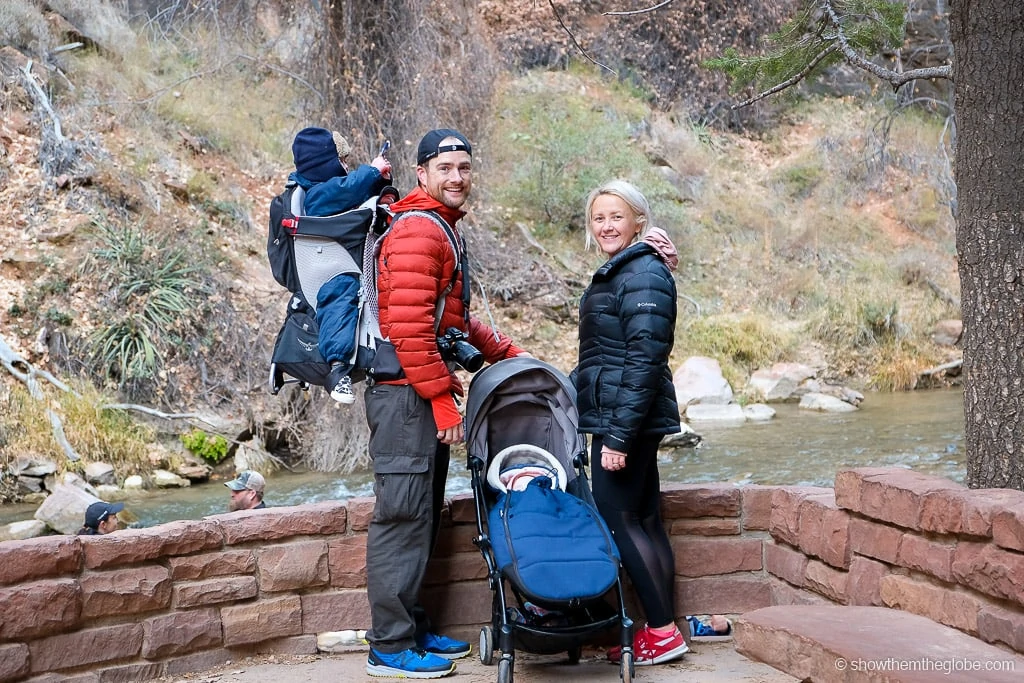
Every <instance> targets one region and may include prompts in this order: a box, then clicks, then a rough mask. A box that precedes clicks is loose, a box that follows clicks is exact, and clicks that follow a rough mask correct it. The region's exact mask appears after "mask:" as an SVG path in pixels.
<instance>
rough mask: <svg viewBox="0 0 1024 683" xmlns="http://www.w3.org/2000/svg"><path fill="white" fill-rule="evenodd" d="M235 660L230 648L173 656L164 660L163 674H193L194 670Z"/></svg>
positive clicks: (211, 667)
mask: <svg viewBox="0 0 1024 683" xmlns="http://www.w3.org/2000/svg"><path fill="white" fill-rule="evenodd" d="M234 660H235V654H234V653H233V652H231V651H230V650H225V649H222V648H218V649H216V650H206V651H204V652H196V653H194V654H190V655H185V656H183V657H175V658H173V659H169V660H167V661H166V662H164V675H165V676H182V675H188V674H194V673H195V672H196V671H206V670H208V669H213V668H215V667H218V666H222V665H224V664H228V663H230V662H232V661H234Z"/></svg>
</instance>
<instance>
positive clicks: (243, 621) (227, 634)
mask: <svg viewBox="0 0 1024 683" xmlns="http://www.w3.org/2000/svg"><path fill="white" fill-rule="evenodd" d="M220 618H221V621H222V623H223V624H224V645H225V647H234V646H236V645H246V644H248V643H258V642H260V641H263V640H268V639H270V638H283V637H284V636H297V635H299V634H300V633H302V603H301V599H300V598H299V596H298V595H289V596H286V597H280V598H274V599H272V600H260V601H258V602H254V603H252V604H249V605H232V606H230V607H222V608H221V610H220Z"/></svg>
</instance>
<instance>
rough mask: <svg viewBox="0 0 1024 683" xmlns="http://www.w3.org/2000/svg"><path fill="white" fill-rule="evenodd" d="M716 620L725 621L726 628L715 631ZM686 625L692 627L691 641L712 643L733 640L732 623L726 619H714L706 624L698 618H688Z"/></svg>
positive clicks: (719, 617)
mask: <svg viewBox="0 0 1024 683" xmlns="http://www.w3.org/2000/svg"><path fill="white" fill-rule="evenodd" d="M714 619H719V620H723V621H725V628H724V629H723V628H719V629H717V630H716V629H715V627H714V626H713V624H714ZM686 623H687V624H689V626H690V640H692V641H694V642H697V643H699V642H712V641H717V640H732V622H731V621H729V620H728V619H726V618H725V617H721V616H718V617H714V618H713V619H712V622H711V623H710V624H709V623H705V622H703V621H701V620H700V619H698V618H697V617H686Z"/></svg>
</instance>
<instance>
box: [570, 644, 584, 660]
mask: <svg viewBox="0 0 1024 683" xmlns="http://www.w3.org/2000/svg"><path fill="white" fill-rule="evenodd" d="M582 654H583V647H582V646H580V645H577V646H576V647H571V648H569V652H568V655H569V663H570V664H579V663H580V656H581V655H582Z"/></svg>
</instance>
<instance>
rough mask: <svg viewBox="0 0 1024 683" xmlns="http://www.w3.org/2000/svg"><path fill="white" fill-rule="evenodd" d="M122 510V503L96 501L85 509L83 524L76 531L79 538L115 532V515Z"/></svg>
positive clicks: (116, 522) (116, 521)
mask: <svg viewBox="0 0 1024 683" xmlns="http://www.w3.org/2000/svg"><path fill="white" fill-rule="evenodd" d="M121 510H124V503H105V502H103V501H102V500H99V501H96V502H95V503H93V504H92V505H90V506H89V507H87V508H86V509H85V523H84V524H83V525H82V528H81V529H79V530H78V535H79V536H102V535H103V534H109V533H110V532H111V531H117V524H118V520H117V513H118V512H120V511H121Z"/></svg>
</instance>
